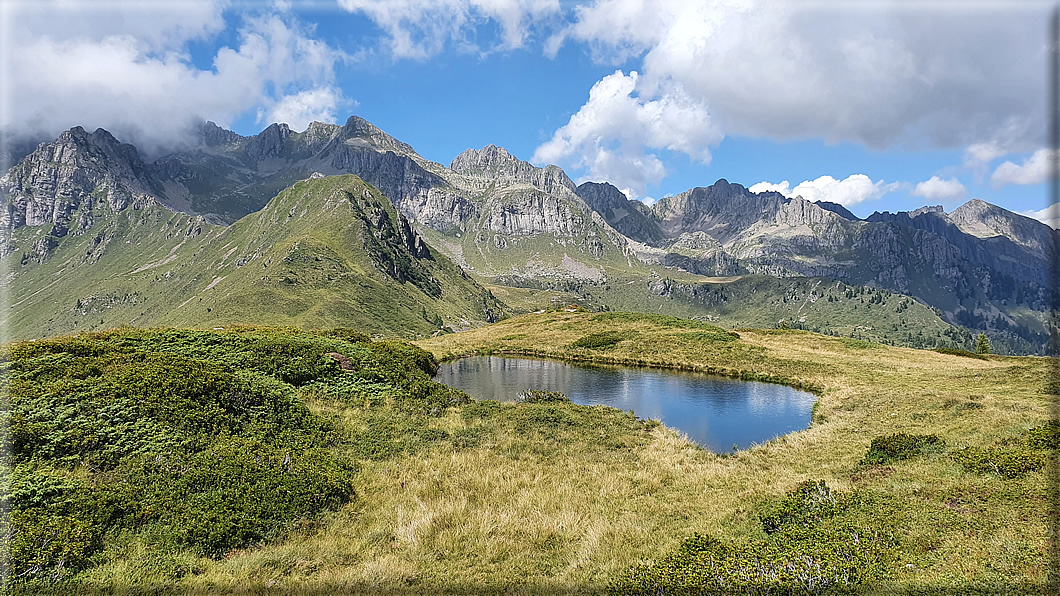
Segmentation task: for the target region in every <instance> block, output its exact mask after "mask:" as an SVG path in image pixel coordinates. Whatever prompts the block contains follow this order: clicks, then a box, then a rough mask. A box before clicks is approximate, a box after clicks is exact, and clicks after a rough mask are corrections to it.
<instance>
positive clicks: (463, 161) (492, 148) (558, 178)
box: [449, 145, 577, 192]
mask: <svg viewBox="0 0 1060 596" xmlns="http://www.w3.org/2000/svg"><path fill="white" fill-rule="evenodd" d="M449 169H450V170H452V171H454V172H456V173H458V174H463V175H465V176H474V177H479V178H492V179H496V180H499V181H503V182H521V183H524V184H529V185H531V186H536V187H538V188H540V189H542V190H544V191H545V192H553V191H554V190H555V189H556V188H558V187H563V188H566V189H567V190H569V191H571V192H576V191H577V190H576V189H577V187H575V185H574V182H572V181H571V179H570V178H569V177H567V174H566V173H565V172H564V171H563V170H562V169H561V168H560V167H559V166H555V165H549V166H546V167H545V168H539V167H537V166H535V165H533V164H531V163H529V162H526V161H523V160H521V159H519V158H517V157H515V156H514V155H512V154H511V153H509V152H508V151H507V150H506V149H504V148H503V147H498V146H496V145H486V146H485V147H483V148H482V149H467V150H466V151H464V152H463V153H461V154H460V155H457V156H456V158H455V159H453V161H452V163H450V164H449Z"/></svg>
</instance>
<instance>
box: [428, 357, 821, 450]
mask: <svg viewBox="0 0 1060 596" xmlns="http://www.w3.org/2000/svg"><path fill="white" fill-rule="evenodd" d="M435 380H436V381H439V382H441V383H445V384H446V385H451V386H453V387H456V388H458V389H461V390H463V391H464V392H466V393H467V394H468V395H470V396H471V397H473V398H475V399H495V400H498V401H514V400H515V399H516V398H517V397H518V396H519V394H520V393H522V392H523V391H525V390H527V389H543V390H546V391H562V392H563V393H565V394H567V397H569V398H570V399H571V400H572V401H574V402H575V403H579V404H584V405H594V404H603V405H606V406H611V407H613V408H618V409H620V410H633V411H634V413H636V414H637V416H640V417H641V418H655V419H657V420H661V421H662V422H663V424H666V425H667V426H669V427H671V428H676V429H678V430H680V431H682V432H684V433H685V434H686V435H688V437H689V438H690V439H692V440H693V441H696V442H697V443H699V444H701V445H703V446H705V447H707V448H709V449H710V450H712V451H716V452H723V451H729V450H730V449H732V446H733V445H737V446H738V447H739V448H740V449H743V448H746V447H748V446H750V445H751V444H752V443H762V442H765V441H768V440H770V439H772V438H774V437H776V436H779V435H782V434H785V433H789V432H792V431H796V430H800V429H803V428H806V427H807V426H809V424H810V410H811V408H812V407H813V402H814V400H815V399H816V398H815V397H814V396H813V395H812V394H810V393H806V392H805V391H798V390H796V389H792V388H791V387H786V386H783V385H773V384H768V383H757V382H749V381H737V380H733V379H727V378H724V377H715V376H710V375H705V374H699V373H685V372H676V371H667V370H659V369H645V368H625V367H598V366H592V367H589V366H576V365H572V364H567V363H564V362H557V361H554V360H536V359H531V358H504V357H500V356H476V357H473V358H464V359H461V360H456V361H453V362H447V363H444V364H442V365H441V366H439V367H438V375H437V376H436V377H435Z"/></svg>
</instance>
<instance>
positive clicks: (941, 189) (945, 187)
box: [909, 176, 967, 201]
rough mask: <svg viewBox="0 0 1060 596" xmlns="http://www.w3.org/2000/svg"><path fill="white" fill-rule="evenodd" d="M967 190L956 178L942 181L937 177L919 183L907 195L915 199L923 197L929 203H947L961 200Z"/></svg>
mask: <svg viewBox="0 0 1060 596" xmlns="http://www.w3.org/2000/svg"><path fill="white" fill-rule="evenodd" d="M966 193H967V189H966V188H965V187H964V185H963V184H961V181H960V180H958V179H956V178H950V179H949V180H943V179H941V178H939V177H938V176H932V177H931V178H930V179H928V180H925V181H923V182H920V183H918V184H917V185H916V187H915V188H913V191H912V192H911V193H909V194H911V195H913V196H915V197H924V198H925V199H927V200H929V201H948V200H952V199H960V198H963V197H964V195H965V194H966Z"/></svg>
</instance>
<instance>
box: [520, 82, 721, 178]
mask: <svg viewBox="0 0 1060 596" xmlns="http://www.w3.org/2000/svg"><path fill="white" fill-rule="evenodd" d="M720 140H721V133H720V132H719V131H718V129H717V128H716V127H715V125H714V123H713V121H712V120H711V118H710V113H709V111H708V110H707V106H706V105H705V104H703V103H702V102H699V101H696V100H694V99H693V98H691V97H689V96H688V95H687V94H685V93H683V92H681V90H680V89H679V88H668V89H665V90H664V91H663V92H661V93H658V94H655V95H652V94H651V90H642V89H641V85H640V76H639V75H638V74H637V72H635V71H634V72H630V73H629V74H628V75H627V74H625V73H623V72H622V71H620V70H619V71H615V72H614V73H612V74H610V75H608V76H606V77H604V78H603V79H601V80H600V81H599V82H597V83H596V84H595V85H593V88H592V89H591V90H590V91H589V101H588V102H586V103H585V105H583V106H582V107H581V109H579V110H578V112H577V113H576V114H574V115H573V116H571V118H570V121H568V122H567V124H565V125H564V126H562V127H560V128H559V129H558V130H557V131H556V132H555V133H554V134H553V136H552V138H551V139H550V140H548V141H547V142H545V143H544V144H542V145H541V146H539V147H538V148H537V150H536V151H535V152H534V156H533V158H532V159H533V161H535V162H537V163H542V164H544V163H554V164H557V165H561V166H565V167H573V168H584V169H585V170H586V171H587V176H586V179H596V180H599V179H603V180H607V181H609V182H611V183H612V184H614V185H616V186H618V187H620V188H627V189H630V194H631V195H633V196H641V195H643V194H644V192H645V189H646V187H647V185H648V184H650V183H656V182H658V181H659V180H661V179H662V178H663V177H665V176H666V168H665V167H664V165H663V163H662V161H661V160H660V159H659V157H658V155H657V154H655V153H653V151H657V150H669V151H674V152H678V153H684V154H687V155H688V156H689V157H691V158H692V159H694V160H696V161H698V162H700V163H703V164H707V163H710V159H711V155H710V149H709V147H710V146H711V145H713V144H716V143H718V142H719V141H720Z"/></svg>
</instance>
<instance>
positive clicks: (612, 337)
mask: <svg viewBox="0 0 1060 596" xmlns="http://www.w3.org/2000/svg"><path fill="white" fill-rule="evenodd" d="M629 337H630V336H629V334H628V333H623V332H618V331H605V332H602V333H590V334H589V335H586V336H584V337H581V338H579V339H577V340H575V341H574V342H573V343H571V345H570V347H571V348H585V349H589V350H606V349H608V348H612V347H614V346H615V344H617V343H618V342H620V341H622V340H624V339H629Z"/></svg>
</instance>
